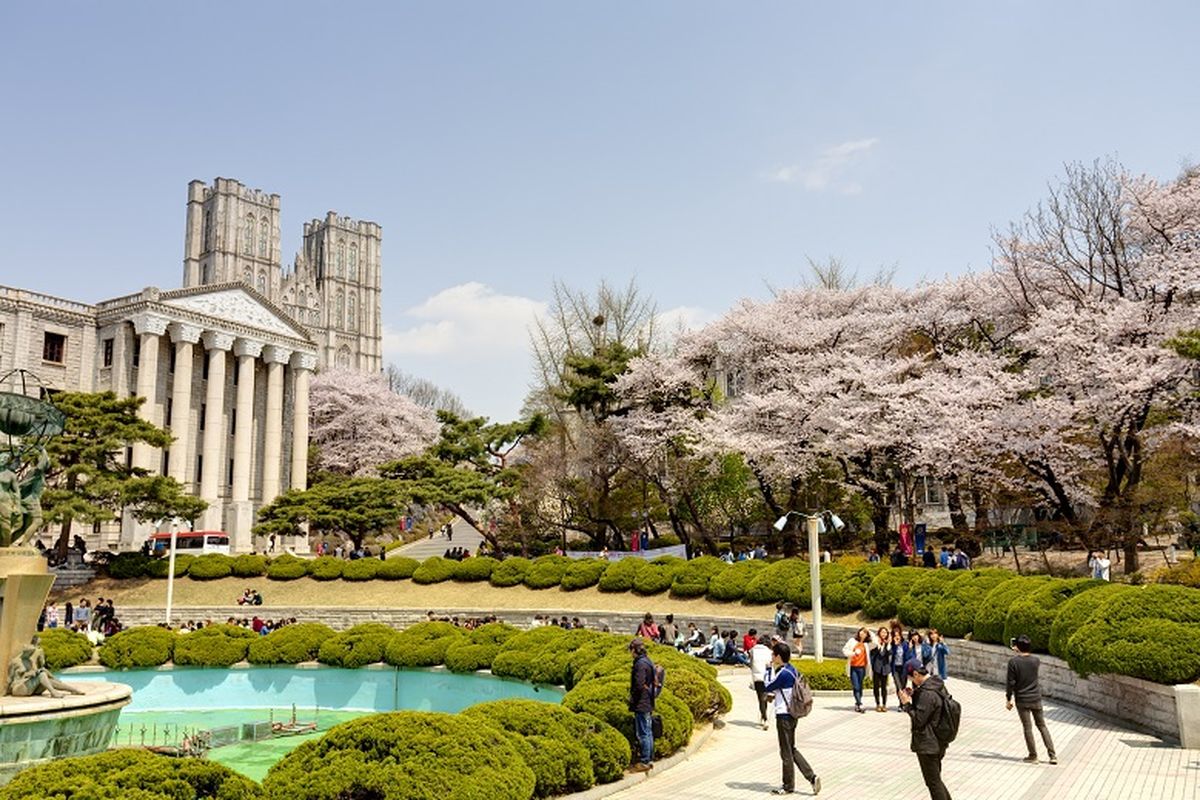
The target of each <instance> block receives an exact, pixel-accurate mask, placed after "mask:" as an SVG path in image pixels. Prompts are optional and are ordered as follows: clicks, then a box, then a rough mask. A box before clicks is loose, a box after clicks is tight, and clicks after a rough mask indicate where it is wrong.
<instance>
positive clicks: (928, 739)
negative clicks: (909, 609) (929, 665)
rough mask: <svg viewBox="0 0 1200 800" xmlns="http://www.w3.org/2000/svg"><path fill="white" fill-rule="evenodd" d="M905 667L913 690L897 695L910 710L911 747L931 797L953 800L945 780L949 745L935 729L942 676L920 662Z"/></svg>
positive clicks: (932, 799) (904, 690)
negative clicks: (932, 672) (943, 771)
mask: <svg viewBox="0 0 1200 800" xmlns="http://www.w3.org/2000/svg"><path fill="white" fill-rule="evenodd" d="M905 670H906V671H907V673H908V677H909V678H910V679H911V680H912V684H913V689H912V690H911V691H909V690H908V689H900V690H899V691H898V692H897V694H898V695H900V707H901V710H903V711H906V712H908V719H909V722H910V724H911V726H912V739H911V742H910V744H909V747H910V748H911V749H912V751H913V752H914V753H916V754H917V763H918V764H920V765H921V776H922V777H923V778H924V779H925V786H926V787H927V788H928V789H929V800H950V791H949V790H948V789H947V788H946V784H945V783H943V782H942V758H943V757H945V755H946V746H945V745H944V744H942V743H941V741H939V740H938V737H937V733H936V731H935V728H934V726H935V725H937V722H938V720H939V719H940V718H941V716H942V713H943V703H942V698H941V696H940V695H941V694H942V692H943V691H944V689H943V686H942V679H941V678H939V677H937V676H936V675H930V674H929V673H928V672H927V671H926V669H925V667H923V666H921V665H920V664H919V663H913V662H909V663H908V665H907V666H906V667H905Z"/></svg>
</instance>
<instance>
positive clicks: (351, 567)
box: [342, 558, 383, 581]
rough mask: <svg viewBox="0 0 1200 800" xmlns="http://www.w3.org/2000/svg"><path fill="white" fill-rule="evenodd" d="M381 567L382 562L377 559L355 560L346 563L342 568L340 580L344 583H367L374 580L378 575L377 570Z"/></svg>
mask: <svg viewBox="0 0 1200 800" xmlns="http://www.w3.org/2000/svg"><path fill="white" fill-rule="evenodd" d="M382 566H383V562H382V561H380V560H379V559H378V558H356V559H354V560H353V561H347V562H346V564H345V566H343V567H342V580H344V581H369V580H374V579H375V576H376V575H378V574H379V568H380V567H382Z"/></svg>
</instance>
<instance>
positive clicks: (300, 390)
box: [291, 353, 317, 489]
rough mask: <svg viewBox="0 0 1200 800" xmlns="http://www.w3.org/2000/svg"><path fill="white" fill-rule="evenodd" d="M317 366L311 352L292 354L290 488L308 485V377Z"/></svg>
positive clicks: (315, 358) (302, 487)
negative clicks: (293, 389) (293, 391)
mask: <svg viewBox="0 0 1200 800" xmlns="http://www.w3.org/2000/svg"><path fill="white" fill-rule="evenodd" d="M316 366H317V357H316V355H315V354H313V353H296V354H295V355H293V356H292V372H293V373H295V375H296V386H295V400H294V402H293V403H292V481H291V483H292V488H293V489H305V488H307V487H308V378H309V375H310V374H311V373H312V371H313V369H314V368H315V367H316Z"/></svg>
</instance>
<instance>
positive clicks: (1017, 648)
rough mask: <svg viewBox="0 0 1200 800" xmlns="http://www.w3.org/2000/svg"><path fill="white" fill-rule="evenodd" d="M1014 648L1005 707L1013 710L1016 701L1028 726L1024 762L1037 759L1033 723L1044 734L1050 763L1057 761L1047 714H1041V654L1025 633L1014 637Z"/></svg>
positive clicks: (1022, 719) (1018, 709)
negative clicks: (1033, 653) (1037, 652)
mask: <svg viewBox="0 0 1200 800" xmlns="http://www.w3.org/2000/svg"><path fill="white" fill-rule="evenodd" d="M1012 649H1013V651H1014V652H1016V655H1015V656H1013V657H1012V658H1010V659H1009V660H1008V674H1007V676H1006V678H1005V681H1004V700H1005V708H1007V709H1008V710H1009V711H1012V708H1013V701H1014V700H1015V701H1016V705H1017V715H1018V716H1020V717H1021V727H1022V728H1024V729H1025V749H1026V751H1027V753H1028V755H1026V756H1025V763H1027V764H1036V763H1037V762H1038V754H1037V742H1036V741H1034V738H1033V726H1034V725H1037V729H1038V731H1039V732H1040V733H1041V734H1042V742H1043V743H1044V744H1045V745H1046V756H1047V758H1049V760H1050V763H1051V764H1057V763H1058V756H1056V755H1055V754H1054V741H1053V740H1052V739H1051V738H1050V729H1049V728H1047V727H1046V718H1045V716H1043V714H1042V690H1041V687H1039V686H1038V667H1040V666H1041V663H1040V662H1039V661H1038V657H1037V656H1035V655H1032V653H1031V651H1032V650H1033V642H1031V641H1030V639H1029V637H1028V636H1026V635H1024V634H1022V635H1020V636H1018V637H1017V638H1015V639H1013V640H1012Z"/></svg>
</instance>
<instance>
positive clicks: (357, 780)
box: [263, 711, 536, 800]
mask: <svg viewBox="0 0 1200 800" xmlns="http://www.w3.org/2000/svg"><path fill="white" fill-rule="evenodd" d="M535 786H536V777H535V775H534V772H533V770H532V769H530V768H529V766H528V765H527V764H526V763H525V760H524V759H523V758H521V754H520V752H519V751H518V749H517V748H516V747H514V746H513V744H512V740H511V739H510V737H508V736H506V735H505V734H504V733H503V732H502V731H500V730H498V729H497V728H495V727H493V726H491V725H489V724H486V723H484V722H482V721H481V720H480V719H479V718H478V717H468V716H466V715H452V714H438V713H428V712H417V711H395V712H392V713H389V714H374V715H371V716H368V717H362V718H361V719H356V720H352V721H350V722H345V723H342V724H341V725H337V726H335V727H333V728H331V729H330V730H329V732H328V733H326V734H325V735H324V736H322V737H321V738H320V739H317V740H316V741H309V742H305V743H304V744H302V745H300V746H299V747H297V748H296V749H295V750H293V751H292V752H291V753H289V754H287V755H286V756H284V757H283V759H282V760H280V761H279V762H278V763H277V764H276V765H275V766H273V767H271V771H270V772H268V773H267V777H266V779H265V780H264V781H263V788H264V789H265V790H266V792H267V794H268V795H269V796H270V797H272V798H281V799H282V798H305V800H341V799H342V798H378V800H386V799H387V798H397V799H398V798H406V800H448V799H449V798H461V799H462V800H474V799H476V798H479V800H483V798H487V800H528V799H529V798H530V797H531V796H532V795H533V792H534V788H535Z"/></svg>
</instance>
